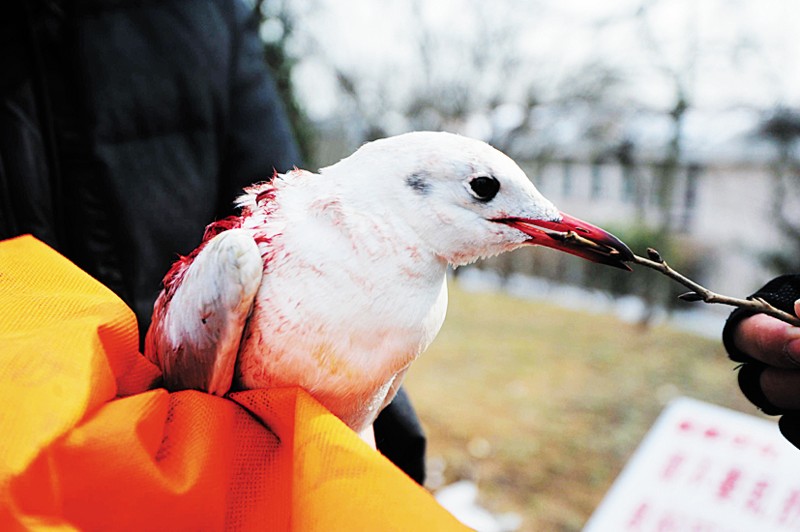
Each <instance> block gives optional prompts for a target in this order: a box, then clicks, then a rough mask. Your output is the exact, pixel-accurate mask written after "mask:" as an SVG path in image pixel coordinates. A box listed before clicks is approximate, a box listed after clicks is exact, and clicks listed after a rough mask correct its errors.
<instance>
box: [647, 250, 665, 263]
mask: <svg viewBox="0 0 800 532" xmlns="http://www.w3.org/2000/svg"><path fill="white" fill-rule="evenodd" d="M647 256H648V257H650V260H652V261H654V262H658V263H662V262H664V259H662V258H661V253H659V252H658V251H656V250H655V249H654V248H647Z"/></svg>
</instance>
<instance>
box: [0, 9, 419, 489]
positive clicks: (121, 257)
mask: <svg viewBox="0 0 800 532" xmlns="http://www.w3.org/2000/svg"><path fill="white" fill-rule="evenodd" d="M255 24H256V20H255V18H254V17H253V14H252V11H251V8H250V7H249V6H247V5H246V4H245V3H244V2H243V1H242V0H71V1H70V0H63V1H59V0H5V1H3V2H0V71H2V75H1V76H0V240H2V239H6V238H10V237H13V236H17V235H21V234H26V233H30V234H33V235H34V236H36V237H37V238H39V239H40V240H42V241H44V242H45V243H47V244H49V245H50V246H51V247H53V248H55V249H56V250H58V251H60V252H61V253H62V254H64V255H65V256H66V257H68V258H69V259H71V260H72V261H73V262H75V264H77V265H78V266H79V267H80V268H82V269H83V270H84V271H86V272H87V273H89V274H90V275H92V276H93V277H95V278H96V279H98V280H99V281H100V282H102V283H103V284H105V285H106V286H108V287H109V288H111V289H112V290H113V291H114V292H116V293H117V294H118V295H119V296H120V297H121V298H122V299H123V300H124V301H125V302H126V303H127V304H128V305H129V306H131V307H132V308H133V309H134V311H135V313H136V317H137V320H138V322H139V330H140V336H141V337H143V336H144V333H145V332H146V331H147V327H148V325H149V323H150V317H151V313H152V309H153V302H154V301H155V298H156V296H157V294H158V292H159V290H160V289H161V280H162V277H163V276H164V274H165V273H166V272H167V270H168V269H169V267H170V265H171V264H172V263H173V262H174V261H175V259H176V258H178V255H179V254H180V255H185V254H188V253H189V252H190V251H191V250H192V249H194V248H195V247H196V246H197V244H198V243H199V242H200V239H201V237H202V234H203V229H204V227H205V226H206V224H208V223H210V222H212V221H213V220H215V219H219V218H222V217H224V216H227V215H228V214H232V212H233V200H234V199H235V197H236V196H237V195H238V194H239V193H240V192H241V189H242V188H243V187H245V186H247V185H250V184H252V183H254V182H257V181H263V180H266V179H269V178H271V177H272V175H273V174H274V172H275V171H279V172H282V171H286V170H288V169H290V168H291V167H292V166H294V165H298V166H299V165H300V157H299V154H298V150H297V147H296V145H295V143H294V140H293V137H292V134H291V131H290V126H289V123H288V120H287V117H286V115H285V114H284V110H283V107H282V103H281V101H280V98H279V96H278V94H277V91H276V89H275V86H274V82H273V80H272V78H271V76H270V73H269V70H268V69H267V68H266V66H265V64H264V58H263V46H262V43H261V42H260V40H259V38H258V34H257V31H256V27H255ZM376 432H377V434H376V439H377V441H378V446H379V448H380V449H381V450H382V451H383V452H384V454H386V455H387V456H388V457H389V458H390V459H392V460H393V461H394V462H395V463H396V464H397V465H398V466H399V467H401V468H402V469H404V470H405V471H406V472H407V473H408V474H409V475H410V476H412V477H413V478H414V479H415V480H417V481H418V482H422V481H423V478H424V452H425V437H424V434H423V432H422V428H421V427H420V425H419V421H418V420H417V417H416V415H415V414H414V411H413V409H412V408H411V406H410V403H409V402H408V399H407V397H406V396H405V394H404V393H400V394H399V395H398V398H397V399H396V401H395V402H394V403H393V404H392V405H390V407H389V408H387V409H386V410H384V412H383V413H382V414H381V417H380V421H379V422H378V423H377V424H376Z"/></svg>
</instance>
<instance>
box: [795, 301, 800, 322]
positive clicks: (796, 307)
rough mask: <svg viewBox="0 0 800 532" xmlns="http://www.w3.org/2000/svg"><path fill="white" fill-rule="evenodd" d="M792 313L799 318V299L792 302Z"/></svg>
mask: <svg viewBox="0 0 800 532" xmlns="http://www.w3.org/2000/svg"><path fill="white" fill-rule="evenodd" d="M794 315H795V316H797V317H798V318H800V299H798V300H797V301H795V302H794Z"/></svg>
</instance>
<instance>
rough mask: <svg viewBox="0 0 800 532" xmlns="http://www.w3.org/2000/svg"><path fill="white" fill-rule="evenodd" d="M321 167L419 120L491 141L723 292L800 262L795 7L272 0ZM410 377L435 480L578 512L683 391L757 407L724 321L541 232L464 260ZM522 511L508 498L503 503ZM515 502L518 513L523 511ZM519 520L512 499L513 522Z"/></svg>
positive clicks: (591, 216)
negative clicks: (491, 255) (726, 346)
mask: <svg viewBox="0 0 800 532" xmlns="http://www.w3.org/2000/svg"><path fill="white" fill-rule="evenodd" d="M254 9H256V10H257V11H258V12H259V13H260V14H261V17H262V24H261V35H262V37H263V39H264V42H265V50H266V55H267V59H268V61H269V62H270V63H271V65H272V67H273V69H274V70H275V71H276V72H277V73H278V78H279V84H280V88H281V90H282V91H283V92H284V95H285V96H286V99H287V101H288V102H289V104H290V111H291V114H292V117H293V120H294V125H295V131H296V133H297V135H298V137H299V139H300V141H301V144H302V146H303V150H304V156H305V159H306V161H307V162H306V167H307V168H309V169H312V170H313V169H317V168H319V167H322V166H325V165H328V164H331V163H333V162H336V161H337V160H339V159H340V158H342V157H344V156H346V155H348V154H349V153H351V152H352V151H353V150H354V149H356V148H357V147H358V146H359V145H361V144H362V143H364V142H365V141H368V140H372V139H375V138H379V137H384V136H388V135H394V134H398V133H402V132H405V131H411V130H423V129H428V130H446V131H452V132H457V133H462V134H464V135H468V136H471V137H476V138H480V139H483V140H486V141H487V142H489V143H491V144H493V145H494V146H496V147H498V148H499V149H501V150H503V151H505V152H506V153H508V154H509V155H510V156H511V157H513V158H514V159H515V160H516V161H517V162H518V163H519V164H520V165H521V166H522V167H523V168H524V169H525V170H526V172H527V173H528V175H529V177H530V178H531V180H532V181H533V182H534V183H535V184H536V186H537V187H538V188H539V189H540V190H541V191H542V192H543V193H544V194H545V195H546V196H547V197H549V198H550V199H551V200H553V201H554V202H555V203H556V205H558V206H559V207H560V208H561V209H562V210H564V211H566V212H569V213H570V214H573V215H575V216H577V217H579V218H582V219H585V220H587V221H591V222H592V223H595V224H598V225H601V226H603V227H605V228H607V229H610V230H611V231H612V232H614V233H615V234H617V236H619V237H620V238H621V239H622V240H624V241H625V242H627V243H628V244H629V245H630V246H631V248H632V249H633V250H634V251H635V252H637V253H639V254H643V253H644V250H645V248H646V247H648V246H651V247H655V248H657V249H658V250H659V251H660V252H661V254H662V256H663V257H664V258H665V259H666V260H667V261H668V262H669V263H670V264H671V265H672V266H673V267H675V268H676V269H678V270H679V271H682V272H683V273H685V274H687V275H689V276H690V277H693V278H695V279H696V280H698V281H700V282H701V283H703V284H705V285H706V286H707V287H709V288H711V289H712V290H715V291H718V292H722V293H725V294H728V295H734V296H745V295H747V294H749V293H751V292H753V291H754V290H755V289H757V288H758V287H760V286H761V285H762V284H764V283H765V282H766V281H767V280H769V279H770V278H771V277H773V276H774V275H776V274H779V273H787V272H798V271H800V217H798V216H797V215H796V212H797V208H798V206H800V202H799V201H798V197H800V159H799V157H800V154H799V153H798V149H797V140H798V138H800V69H798V68H797V65H798V62H800V38H798V34H797V29H796V24H797V21H798V20H800V4H796V3H793V2H785V1H783V0H761V1H760V2H749V1H746V0H608V1H605V2H594V1H591V0H540V1H534V0H527V1H526V0H494V1H493V2H486V1H482V0H438V1H436V2H423V1H422V0H402V1H401V0H380V1H377V0H350V1H348V2H336V1H334V0H271V1H263V0H259V1H258V2H254ZM451 284H452V287H451V292H452V301H451V305H450V311H449V315H448V320H447V322H446V325H445V328H444V330H443V331H442V333H441V335H440V337H439V338H438V339H437V341H436V343H435V344H434V346H433V347H432V348H431V350H430V351H429V352H427V353H426V354H425V356H424V357H422V359H421V360H420V361H419V362H418V363H417V364H416V365H415V366H414V368H413V369H412V372H411V374H410V375H409V377H408V388H409V390H410V391H411V395H412V398H413V400H414V402H415V404H416V405H417V407H418V409H419V411H420V416H421V417H422V420H423V423H424V424H425V426H426V428H427V430H428V432H429V437H430V457H431V458H430V460H431V464H430V467H429V469H430V472H431V473H430V479H429V486H430V487H431V489H434V490H436V489H438V488H440V487H441V486H442V485H445V484H448V483H451V482H454V481H458V480H463V479H468V480H471V481H473V482H475V483H477V485H478V486H479V488H480V503H481V504H482V505H483V506H485V507H487V508H489V509H490V510H491V511H492V512H494V513H495V514H504V513H510V515H511V517H509V519H507V520H506V521H503V523H505V524H499V525H498V527H499V528H498V530H499V529H503V527H505V528H508V529H513V528H517V529H521V530H542V529H546V530H578V529H580V528H581V526H582V525H583V523H584V522H585V521H586V519H587V518H588V516H589V515H590V514H591V512H592V510H593V509H594V508H595V507H596V505H597V503H598V502H599V500H600V498H602V496H603V494H604V493H605V491H606V490H607V489H608V487H609V485H610V483H611V482H612V481H613V479H614V477H615V476H616V474H617V473H618V472H619V470H620V468H621V467H622V465H623V464H624V463H625V460H626V459H627V457H628V456H630V453H631V452H632V451H633V449H634V448H635V447H636V445H637V443H638V442H639V440H640V439H641V437H642V436H643V434H644V433H645V432H646V430H647V429H648V428H649V426H650V425H651V424H652V422H653V420H654V419H655V417H656V416H657V414H658V413H659V411H660V410H661V409H662V408H663V406H664V404H666V403H667V402H668V401H669V400H670V399H671V398H673V397H675V396H678V395H689V396H692V397H696V398H698V399H702V400H706V401H710V402H714V403H716V404H721V405H725V406H729V407H733V408H737V409H740V410H743V411H745V412H750V413H755V409H754V408H753V407H751V406H750V405H749V404H748V403H746V402H745V401H744V400H743V399H741V398H740V397H739V391H738V388H737V386H736V383H735V380H736V379H735V373H733V371H732V369H733V364H732V363H730V362H729V361H727V359H726V357H725V355H724V353H723V351H722V349H721V347H720V345H719V343H720V342H719V336H720V330H721V326H722V322H723V321H724V318H725V316H726V315H727V313H728V310H729V309H726V308H711V307H709V306H705V307H703V308H699V307H697V305H701V306H702V304H695V306H690V305H687V304H685V303H679V302H677V301H676V299H675V295H676V294H678V293H681V292H682V291H683V290H682V289H681V288H680V287H679V286H677V285H675V284H674V283H672V282H671V281H669V280H667V279H666V278H663V277H661V276H659V275H658V274H655V273H653V272H650V271H643V270H641V269H640V270H637V271H636V272H634V273H633V274H625V273H624V272H615V271H606V269H603V268H601V267H598V266H596V265H593V264H585V263H583V262H582V261H580V260H579V259H573V258H572V257H569V256H566V255H563V254H558V253H555V252H550V251H549V250H540V249H525V250H519V251H517V252H515V253H513V254H508V255H506V256H503V257H500V258H498V259H493V260H490V261H485V262H482V263H479V264H476V265H474V266H470V267H468V268H462V269H459V270H458V271H457V272H454V276H453V281H452V283H451ZM506 517H508V516H506ZM516 518H518V519H516ZM500 521H502V519H501V520H500Z"/></svg>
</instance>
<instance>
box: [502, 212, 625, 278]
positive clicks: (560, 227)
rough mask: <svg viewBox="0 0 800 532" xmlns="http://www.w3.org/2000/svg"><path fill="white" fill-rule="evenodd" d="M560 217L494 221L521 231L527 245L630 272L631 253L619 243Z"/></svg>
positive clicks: (581, 223)
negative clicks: (569, 254) (547, 219)
mask: <svg viewBox="0 0 800 532" xmlns="http://www.w3.org/2000/svg"><path fill="white" fill-rule="evenodd" d="M560 214H561V220H560V221H546V220H532V219H527V218H502V219H499V220H494V221H495V222H499V223H504V224H506V225H509V226H511V227H513V228H514V229H518V230H519V231H522V232H523V233H525V234H526V235H528V236H529V237H530V238H529V239H528V241H527V243H529V244H534V245H539V246H546V247H549V248H554V249H558V250H561V251H564V252H566V253H571V254H572V255H577V256H578V257H581V258H584V259H586V260H590V261H592V262H598V263H600V264H606V265H608V266H614V267H615V268H620V269H622V270H628V271H630V270H631V268H630V266H628V265H627V264H626V262H629V261H632V260H633V252H632V251H631V250H630V249H629V248H628V246H626V245H625V244H624V243H623V242H622V241H621V240H620V239H618V238H617V237H615V236H614V235H612V234H611V233H609V232H608V231H605V230H603V229H600V228H599V227H596V226H594V225H592V224H590V223H587V222H584V221H583V220H579V219H577V218H573V217H572V216H570V215H568V214H564V213H563V212H562V213H560Z"/></svg>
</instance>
